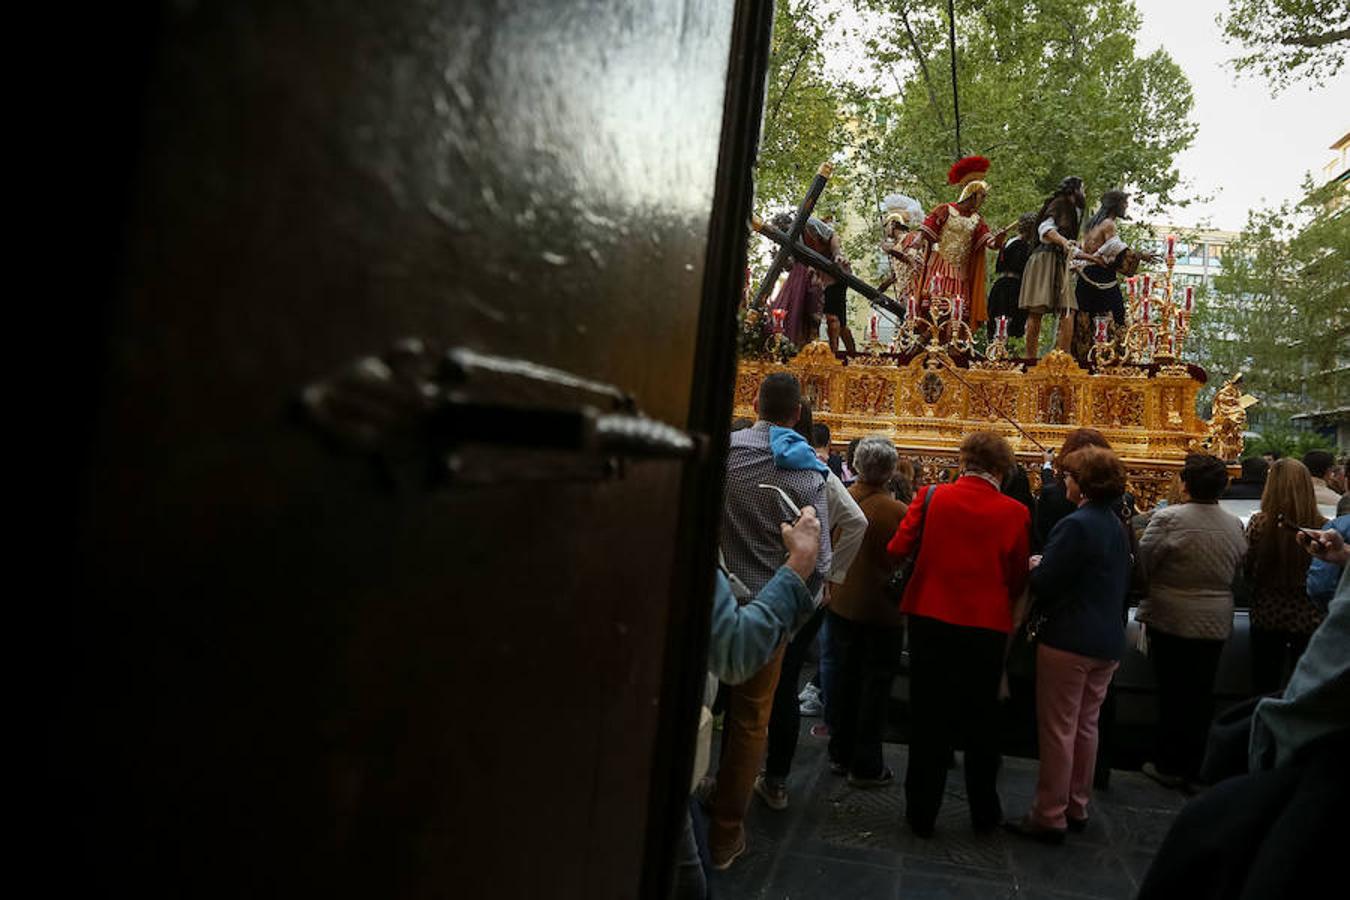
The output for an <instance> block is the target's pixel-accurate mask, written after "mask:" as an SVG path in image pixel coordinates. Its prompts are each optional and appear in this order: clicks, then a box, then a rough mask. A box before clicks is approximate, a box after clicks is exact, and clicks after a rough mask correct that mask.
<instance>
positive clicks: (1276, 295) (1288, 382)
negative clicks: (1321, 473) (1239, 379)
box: [1191, 184, 1350, 418]
mask: <svg viewBox="0 0 1350 900" xmlns="http://www.w3.org/2000/svg"><path fill="white" fill-rule="evenodd" d="M1344 199H1345V198H1344V188H1342V187H1340V186H1339V185H1335V184H1333V185H1329V186H1327V187H1323V188H1321V189H1318V190H1311V189H1310V192H1309V194H1308V195H1307V196H1306V197H1305V198H1304V199H1303V200H1302V201H1300V202H1299V203H1298V204H1287V203H1286V204H1284V205H1282V206H1280V207H1278V208H1276V209H1268V210H1256V211H1253V212H1252V213H1251V214H1250V215H1249V217H1248V220H1247V226H1246V228H1244V229H1243V231H1242V234H1241V235H1240V236H1239V237H1238V239H1237V240H1235V241H1234V242H1233V243H1231V244H1229V245H1228V248H1227V250H1226V251H1225V254H1224V270H1223V273H1222V274H1221V275H1219V276H1218V277H1216V278H1215V279H1214V284H1213V287H1212V289H1211V290H1210V291H1208V292H1206V293H1205V294H1203V295H1202V296H1200V298H1199V300H1198V309H1197V313H1196V316H1195V320H1194V322H1193V335H1194V339H1193V342H1192V344H1191V346H1192V349H1193V350H1194V351H1195V352H1197V353H1198V355H1199V358H1200V359H1203V360H1206V361H1207V364H1208V367H1209V369H1210V371H1211V373H1215V374H1217V373H1223V374H1225V375H1226V374H1228V373H1231V372H1235V371H1242V372H1245V373H1246V380H1245V386H1246V389H1247V390H1248V391H1250V392H1251V393H1253V394H1255V395H1256V396H1257V397H1259V398H1260V399H1261V402H1262V412H1263V413H1264V414H1265V415H1264V416H1263V417H1266V418H1270V417H1276V418H1278V417H1281V416H1288V415H1292V414H1294V413H1298V412H1307V411H1310V410H1313V409H1326V408H1335V407H1337V406H1343V405H1345V404H1346V402H1347V400H1350V384H1348V383H1347V382H1348V379H1347V374H1350V369H1348V368H1347V366H1350V215H1347V213H1346V210H1345V208H1344V205H1343V204H1344ZM1338 200H1339V201H1340V203H1341V204H1342V208H1341V209H1340V210H1339V211H1337V209H1336V206H1337V201H1338Z"/></svg>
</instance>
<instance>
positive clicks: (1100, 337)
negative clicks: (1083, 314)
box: [1092, 316, 1111, 344]
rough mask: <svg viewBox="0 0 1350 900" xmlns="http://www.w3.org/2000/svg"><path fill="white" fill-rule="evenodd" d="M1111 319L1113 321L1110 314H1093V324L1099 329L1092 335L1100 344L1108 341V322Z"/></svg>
mask: <svg viewBox="0 0 1350 900" xmlns="http://www.w3.org/2000/svg"><path fill="white" fill-rule="evenodd" d="M1110 321H1111V317H1110V316H1093V317H1092V323H1093V325H1095V326H1096V329H1097V330H1096V332H1095V333H1094V334H1093V336H1092V337H1093V339H1094V340H1095V341H1096V342H1097V343H1099V344H1105V343H1106V323H1108V322H1110Z"/></svg>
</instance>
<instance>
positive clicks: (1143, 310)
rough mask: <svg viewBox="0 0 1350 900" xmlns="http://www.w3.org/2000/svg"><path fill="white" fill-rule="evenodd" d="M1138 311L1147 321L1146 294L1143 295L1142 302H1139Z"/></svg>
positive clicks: (1147, 303)
mask: <svg viewBox="0 0 1350 900" xmlns="http://www.w3.org/2000/svg"><path fill="white" fill-rule="evenodd" d="M1139 312H1140V313H1141V314H1142V315H1143V317H1144V321H1145V322H1147V321H1148V312H1149V302H1148V294H1145V295H1144V300H1143V302H1142V303H1140V305H1139Z"/></svg>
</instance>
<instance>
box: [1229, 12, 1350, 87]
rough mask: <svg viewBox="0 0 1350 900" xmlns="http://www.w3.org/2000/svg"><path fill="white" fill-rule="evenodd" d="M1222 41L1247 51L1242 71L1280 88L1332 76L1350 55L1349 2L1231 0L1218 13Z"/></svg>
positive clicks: (1237, 65)
mask: <svg viewBox="0 0 1350 900" xmlns="http://www.w3.org/2000/svg"><path fill="white" fill-rule="evenodd" d="M1218 22H1219V24H1220V25H1221V26H1223V33H1224V39H1225V40H1226V41H1228V43H1230V44H1237V45H1240V46H1241V47H1242V49H1243V50H1244V51H1246V52H1245V53H1243V55H1241V56H1239V57H1237V58H1236V59H1234V60H1233V67H1234V68H1235V69H1237V71H1238V72H1243V73H1253V72H1254V73H1259V74H1260V75H1261V76H1263V77H1264V78H1266V80H1268V81H1269V82H1270V85H1271V89H1272V90H1273V91H1280V90H1282V89H1284V88H1286V87H1288V86H1289V85H1290V84H1291V83H1292V82H1294V81H1298V80H1301V79H1308V80H1309V81H1311V82H1313V83H1314V84H1320V83H1322V82H1324V81H1326V80H1327V79H1329V78H1331V77H1332V76H1334V75H1335V74H1336V73H1337V72H1339V71H1340V68H1341V66H1342V65H1344V64H1345V58H1346V54H1347V53H1350V3H1346V2H1345V0H1228V15H1227V16H1222V15H1221V16H1219V18H1218Z"/></svg>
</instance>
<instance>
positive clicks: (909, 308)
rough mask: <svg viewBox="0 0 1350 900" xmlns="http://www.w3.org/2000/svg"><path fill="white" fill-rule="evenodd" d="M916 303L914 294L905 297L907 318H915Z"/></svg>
mask: <svg viewBox="0 0 1350 900" xmlns="http://www.w3.org/2000/svg"><path fill="white" fill-rule="evenodd" d="M914 304H915V300H914V295H913V294H909V295H907V296H906V297H905V318H906V319H913V318H914V316H915V308H914Z"/></svg>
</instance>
